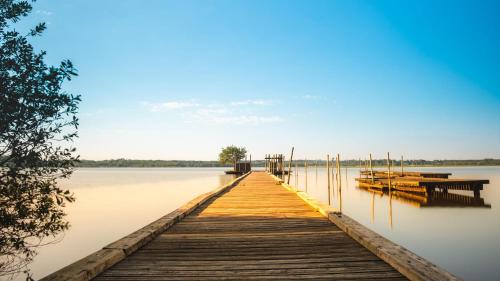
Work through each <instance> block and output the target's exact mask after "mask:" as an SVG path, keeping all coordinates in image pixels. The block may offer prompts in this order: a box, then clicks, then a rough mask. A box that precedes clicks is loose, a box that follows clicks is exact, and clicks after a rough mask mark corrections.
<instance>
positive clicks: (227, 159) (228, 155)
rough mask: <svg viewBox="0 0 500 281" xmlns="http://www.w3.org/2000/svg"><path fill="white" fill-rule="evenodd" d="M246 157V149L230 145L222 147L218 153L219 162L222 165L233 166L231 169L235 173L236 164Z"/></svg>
mask: <svg viewBox="0 0 500 281" xmlns="http://www.w3.org/2000/svg"><path fill="white" fill-rule="evenodd" d="M246 155H247V150H246V148H244V147H237V146H234V145H230V146H227V147H224V148H223V149H222V151H221V152H220V153H219V161H220V162H221V163H222V164H233V169H234V170H235V171H236V163H237V162H238V161H240V160H241V159H243V158H245V157H246Z"/></svg>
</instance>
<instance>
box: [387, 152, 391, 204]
mask: <svg viewBox="0 0 500 281" xmlns="http://www.w3.org/2000/svg"><path fill="white" fill-rule="evenodd" d="M387 185H388V186H389V194H391V157H390V155H389V152H387Z"/></svg>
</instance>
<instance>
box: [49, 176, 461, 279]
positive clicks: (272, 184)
mask: <svg viewBox="0 0 500 281" xmlns="http://www.w3.org/2000/svg"><path fill="white" fill-rule="evenodd" d="M408 278H409V279H411V280H457V278H456V277H454V276H453V275H452V274H450V273H448V272H446V271H445V270H442V269H441V268H439V267H437V266H436V265H434V264H432V263H430V262H428V261H426V260H425V259H423V258H421V257H419V256H417V255H415V254H413V253H412V252H410V251H408V250H406V249H405V248H403V247H401V246H399V245H396V244H394V243H392V242H391V241H389V240H387V239H385V238H383V237H381V236H379V235H377V234H376V233H374V232H372V231H370V230H368V229H366V228H364V227H363V226H361V225H360V224H358V223H356V222H355V221H354V220H352V219H350V218H348V217H347V216H345V215H340V214H338V213H335V211H334V210H333V209H332V208H331V207H329V206H325V205H322V204H321V203H320V202H317V201H315V200H313V199H311V198H309V197H308V195H307V194H305V193H302V192H297V191H294V189H293V187H290V186H288V185H286V184H283V183H282V182H281V181H279V180H278V179H277V178H276V177H274V176H271V175H269V174H267V173H264V172H251V173H249V174H246V175H244V176H242V177H240V178H239V179H238V180H236V181H235V182H234V183H232V184H229V185H228V186H226V187H222V188H219V189H217V190H216V191H214V192H212V193H207V194H205V195H202V196H200V197H199V198H198V199H195V200H193V201H192V202H190V203H188V204H187V205H186V206H183V207H181V208H179V209H178V210H176V211H174V212H172V213H171V214H169V215H167V216H165V217H164V218H161V219H160V220H158V221H156V222H153V223H152V224H150V225H148V226H146V227H145V228H143V229H141V230H138V231H137V232H135V233H132V234H131V235H129V236H127V237H124V238H122V239H120V240H118V241H116V242H115V243H112V244H110V245H108V246H106V247H104V248H103V249H102V250H100V251H98V252H96V253H94V254H92V255H90V256H88V257H86V258H84V259H82V260H80V261H77V262H76V263H74V264H72V265H69V266H68V267H66V268H63V269H61V270H59V271H57V272H55V273H53V274H51V275H49V276H47V277H46V278H44V279H42V280H45V281H48V280H51V281H53V280H90V279H94V280H98V281H107V280H116V281H120V280H277V279H279V280H304V279H314V280H332V279H336V280H407V279H408Z"/></svg>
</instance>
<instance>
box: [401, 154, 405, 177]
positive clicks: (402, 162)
mask: <svg viewBox="0 0 500 281" xmlns="http://www.w3.org/2000/svg"><path fill="white" fill-rule="evenodd" d="M403 173H404V171H403V155H401V176H404V174H403Z"/></svg>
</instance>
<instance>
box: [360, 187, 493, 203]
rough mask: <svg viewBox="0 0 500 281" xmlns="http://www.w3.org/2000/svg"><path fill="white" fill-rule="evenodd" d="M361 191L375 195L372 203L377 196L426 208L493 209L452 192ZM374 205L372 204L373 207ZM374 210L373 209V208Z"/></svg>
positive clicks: (479, 198) (466, 196)
mask: <svg viewBox="0 0 500 281" xmlns="http://www.w3.org/2000/svg"><path fill="white" fill-rule="evenodd" d="M357 188H358V189H359V190H362V191H365V192H370V193H373V196H372V201H374V200H375V199H374V196H375V194H379V195H380V197H383V196H384V195H385V196H388V197H389V202H391V201H392V198H394V199H396V200H398V201H401V202H403V203H406V204H408V205H411V206H415V207H419V208H426V207H472V208H491V205H490V204H486V203H485V202H484V198H482V197H474V196H469V195H464V194H457V193H451V192H442V191H433V192H431V193H429V194H428V195H427V194H425V193H411V192H404V191H396V190H394V191H391V192H390V193H389V192H388V191H380V190H376V189H370V188H365V187H363V186H359V185H358V186H357ZM373 204H374V203H372V205H373ZM372 208H373V207H372Z"/></svg>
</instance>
